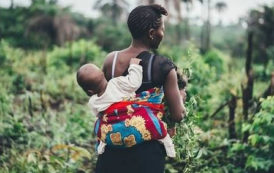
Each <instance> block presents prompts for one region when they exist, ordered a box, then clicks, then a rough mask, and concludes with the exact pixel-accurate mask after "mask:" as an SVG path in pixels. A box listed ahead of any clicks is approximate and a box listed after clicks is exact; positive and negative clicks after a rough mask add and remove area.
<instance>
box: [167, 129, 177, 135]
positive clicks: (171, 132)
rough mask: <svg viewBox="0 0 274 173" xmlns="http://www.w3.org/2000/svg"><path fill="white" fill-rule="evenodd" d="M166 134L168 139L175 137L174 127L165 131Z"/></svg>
mask: <svg viewBox="0 0 274 173" xmlns="http://www.w3.org/2000/svg"><path fill="white" fill-rule="evenodd" d="M167 133H168V134H169V136H170V137H173V136H175V135H176V127H172V128H170V129H167Z"/></svg>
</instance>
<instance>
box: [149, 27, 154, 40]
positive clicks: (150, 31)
mask: <svg viewBox="0 0 274 173" xmlns="http://www.w3.org/2000/svg"><path fill="white" fill-rule="evenodd" d="M154 35H155V29H153V28H151V29H150V30H149V31H148V39H149V40H153V39H154Z"/></svg>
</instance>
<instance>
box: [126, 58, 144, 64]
mask: <svg viewBox="0 0 274 173" xmlns="http://www.w3.org/2000/svg"><path fill="white" fill-rule="evenodd" d="M140 61H142V60H141V59H138V58H131V59H130V62H129V64H139V63H140Z"/></svg>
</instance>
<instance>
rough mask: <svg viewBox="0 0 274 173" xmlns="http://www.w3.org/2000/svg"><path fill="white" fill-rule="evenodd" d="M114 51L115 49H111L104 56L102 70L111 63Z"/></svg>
mask: <svg viewBox="0 0 274 173" xmlns="http://www.w3.org/2000/svg"><path fill="white" fill-rule="evenodd" d="M115 52H116V51H112V52H110V53H109V54H107V56H106V58H105V61H104V64H103V70H104V67H108V66H111V65H112V61H113V58H114V55H115Z"/></svg>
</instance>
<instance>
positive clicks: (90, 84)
mask: <svg viewBox="0 0 274 173" xmlns="http://www.w3.org/2000/svg"><path fill="white" fill-rule="evenodd" d="M77 82H78V84H79V85H80V86H81V87H82V89H83V90H84V91H85V92H86V94H87V95H88V96H92V95H94V94H98V95H99V94H102V92H104V90H105V88H106V85H107V80H106V78H105V76H104V73H103V72H102V71H101V70H100V69H99V68H98V67H97V66H96V65H94V64H85V65H83V66H81V67H80V68H79V70H78V71H77Z"/></svg>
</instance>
